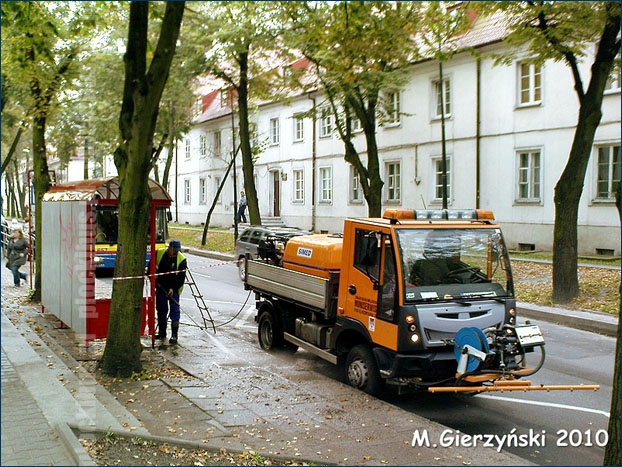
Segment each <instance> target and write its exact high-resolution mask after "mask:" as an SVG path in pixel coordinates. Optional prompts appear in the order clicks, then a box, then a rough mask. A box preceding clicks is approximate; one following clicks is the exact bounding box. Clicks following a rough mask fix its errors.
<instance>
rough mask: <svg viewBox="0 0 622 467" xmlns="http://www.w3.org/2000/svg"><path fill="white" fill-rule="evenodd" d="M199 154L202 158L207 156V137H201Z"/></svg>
mask: <svg viewBox="0 0 622 467" xmlns="http://www.w3.org/2000/svg"><path fill="white" fill-rule="evenodd" d="M199 154H201V156H202V157H204V156H207V136H205V135H201V136H199Z"/></svg>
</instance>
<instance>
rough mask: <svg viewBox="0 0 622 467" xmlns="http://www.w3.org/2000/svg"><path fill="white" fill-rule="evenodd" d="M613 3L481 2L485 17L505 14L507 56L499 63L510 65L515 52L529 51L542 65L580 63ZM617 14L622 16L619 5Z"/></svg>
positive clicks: (596, 36) (601, 28) (504, 55)
mask: <svg viewBox="0 0 622 467" xmlns="http://www.w3.org/2000/svg"><path fill="white" fill-rule="evenodd" d="M608 3H609V4H611V3H612V2H576V1H573V2H560V1H556V2H481V3H478V4H479V5H481V6H482V7H483V11H484V12H485V13H494V12H497V11H499V12H502V13H503V14H504V20H505V21H504V22H505V24H506V27H507V29H508V32H509V34H508V36H507V37H506V39H505V40H504V42H505V44H506V45H507V46H508V52H507V53H505V54H503V55H498V56H497V62H498V63H504V64H506V65H507V64H511V63H512V61H513V59H514V56H515V53H516V50H517V49H520V48H523V47H525V48H527V51H528V56H529V57H530V58H531V59H532V60H533V61H534V62H535V63H539V64H542V63H544V62H545V61H546V60H553V61H562V60H567V59H568V57H569V56H571V55H572V56H574V57H575V58H576V59H580V58H582V57H584V56H585V54H586V52H587V51H588V49H587V47H588V46H589V44H593V43H595V42H597V41H598V39H599V36H600V35H601V34H602V30H603V24H604V23H605V21H606V18H607V16H608V15H610V14H611V12H608V11H607V8H608V7H607V4H608ZM617 4H618V7H617V8H618V14H617V16H618V17H619V16H620V11H619V9H620V4H619V3H617Z"/></svg>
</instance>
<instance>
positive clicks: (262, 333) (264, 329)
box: [257, 311, 283, 350]
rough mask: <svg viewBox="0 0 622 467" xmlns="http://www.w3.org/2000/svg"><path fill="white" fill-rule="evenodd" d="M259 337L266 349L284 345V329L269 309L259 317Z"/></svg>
mask: <svg viewBox="0 0 622 467" xmlns="http://www.w3.org/2000/svg"><path fill="white" fill-rule="evenodd" d="M257 337H258V339H259V345H260V346H261V348H262V349H264V350H272V349H274V348H277V347H280V346H282V345H283V331H282V330H281V328H280V326H278V325H277V324H276V323H275V321H274V316H272V313H270V312H269V311H264V312H263V313H262V314H261V316H260V317H259V323H258V326H257Z"/></svg>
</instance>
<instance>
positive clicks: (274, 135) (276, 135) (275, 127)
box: [270, 118, 281, 146]
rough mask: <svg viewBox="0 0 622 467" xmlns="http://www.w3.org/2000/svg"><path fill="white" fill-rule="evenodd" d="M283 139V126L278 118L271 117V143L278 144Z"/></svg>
mask: <svg viewBox="0 0 622 467" xmlns="http://www.w3.org/2000/svg"><path fill="white" fill-rule="evenodd" d="M280 141H281V127H280V125H279V119H278V118H271V119H270V144H271V145H272V146H276V145H278V144H279V142H280Z"/></svg>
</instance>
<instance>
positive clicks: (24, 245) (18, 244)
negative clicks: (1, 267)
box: [6, 229, 28, 287]
mask: <svg viewBox="0 0 622 467" xmlns="http://www.w3.org/2000/svg"><path fill="white" fill-rule="evenodd" d="M6 257H7V262H6V267H7V268H9V269H10V270H11V272H12V273H13V284H14V285H15V287H19V285H20V279H23V280H24V281H25V280H26V278H27V276H26V273H25V272H21V271H20V270H19V268H20V266H23V265H24V264H26V261H27V260H28V242H27V241H26V238H25V237H24V233H23V232H22V231H21V230H20V229H15V230H14V231H13V233H12V234H11V238H9V244H8V246H7V254H6Z"/></svg>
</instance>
